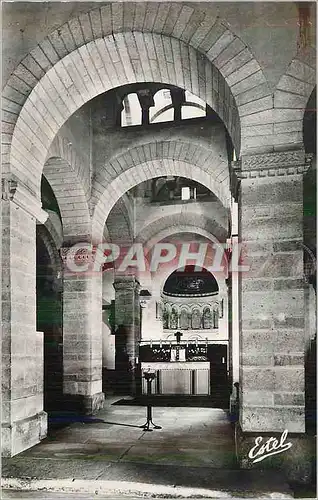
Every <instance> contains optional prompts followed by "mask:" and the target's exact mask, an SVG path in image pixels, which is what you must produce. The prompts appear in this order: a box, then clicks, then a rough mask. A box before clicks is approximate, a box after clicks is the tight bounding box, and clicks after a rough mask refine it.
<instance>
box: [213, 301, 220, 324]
mask: <svg viewBox="0 0 318 500" xmlns="http://www.w3.org/2000/svg"><path fill="white" fill-rule="evenodd" d="M213 328H219V306H218V305H217V304H215V305H214V306H213Z"/></svg>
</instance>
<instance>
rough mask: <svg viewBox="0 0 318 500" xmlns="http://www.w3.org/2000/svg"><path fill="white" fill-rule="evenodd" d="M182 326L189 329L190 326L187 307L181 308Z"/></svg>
mask: <svg viewBox="0 0 318 500" xmlns="http://www.w3.org/2000/svg"><path fill="white" fill-rule="evenodd" d="M180 328H181V329H183V330H187V329H188V328H189V316H188V311H187V310H186V309H181V313H180Z"/></svg>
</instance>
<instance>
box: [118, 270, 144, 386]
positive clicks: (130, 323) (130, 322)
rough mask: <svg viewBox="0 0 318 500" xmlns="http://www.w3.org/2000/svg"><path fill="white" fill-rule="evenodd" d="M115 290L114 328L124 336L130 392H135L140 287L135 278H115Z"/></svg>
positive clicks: (139, 334)
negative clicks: (129, 375) (128, 365)
mask: <svg viewBox="0 0 318 500" xmlns="http://www.w3.org/2000/svg"><path fill="white" fill-rule="evenodd" d="M114 288H115V322H116V327H117V328H118V327H120V328H123V330H124V331H125V335H126V351H127V354H128V358H129V362H130V366H131V391H132V393H133V394H134V393H135V391H136V378H135V377H136V368H137V366H136V358H138V356H139V345H138V342H139V340H140V338H141V332H140V299H139V291H140V285H139V282H138V281H137V279H136V278H135V276H117V277H116V278H115V281H114Z"/></svg>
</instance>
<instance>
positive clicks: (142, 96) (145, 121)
mask: <svg viewBox="0 0 318 500" xmlns="http://www.w3.org/2000/svg"><path fill="white" fill-rule="evenodd" d="M137 96H138V99H139V103H140V106H141V117H142V118H141V123H142V125H149V109H150V108H151V107H153V106H154V105H155V102H154V98H153V92H152V91H151V90H150V89H143V90H138V91H137Z"/></svg>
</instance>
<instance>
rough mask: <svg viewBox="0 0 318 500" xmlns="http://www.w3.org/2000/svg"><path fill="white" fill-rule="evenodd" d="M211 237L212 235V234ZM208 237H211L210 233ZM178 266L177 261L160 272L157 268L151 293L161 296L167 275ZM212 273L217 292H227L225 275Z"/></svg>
mask: <svg viewBox="0 0 318 500" xmlns="http://www.w3.org/2000/svg"><path fill="white" fill-rule="evenodd" d="M212 238H213V236H212ZM210 239H211V235H210ZM214 240H215V238H214ZM212 241H213V240H212ZM179 268H180V265H179V262H176V263H173V264H172V265H171V267H169V269H164V271H163V272H160V271H159V270H158V271H157V273H156V277H157V279H156V283H155V285H156V286H155V288H153V290H152V291H153V295H155V296H156V297H159V296H161V294H162V292H163V287H164V284H165V282H166V281H167V279H168V278H169V276H170V275H171V274H172V273H173V272H174V271H176V270H177V269H179ZM212 274H213V277H214V278H215V280H216V282H217V284H218V287H219V294H222V295H224V294H226V293H227V285H226V282H225V279H226V276H221V274H220V273H212Z"/></svg>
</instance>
